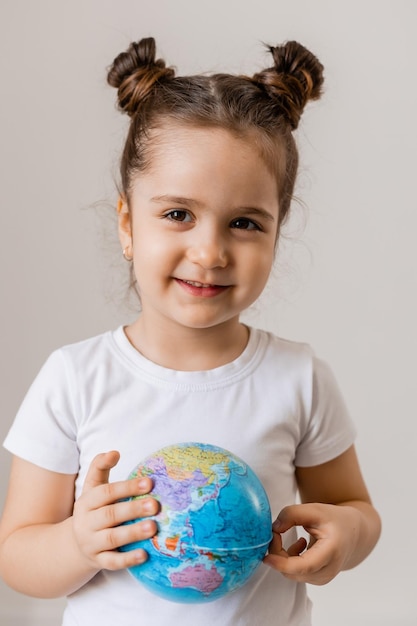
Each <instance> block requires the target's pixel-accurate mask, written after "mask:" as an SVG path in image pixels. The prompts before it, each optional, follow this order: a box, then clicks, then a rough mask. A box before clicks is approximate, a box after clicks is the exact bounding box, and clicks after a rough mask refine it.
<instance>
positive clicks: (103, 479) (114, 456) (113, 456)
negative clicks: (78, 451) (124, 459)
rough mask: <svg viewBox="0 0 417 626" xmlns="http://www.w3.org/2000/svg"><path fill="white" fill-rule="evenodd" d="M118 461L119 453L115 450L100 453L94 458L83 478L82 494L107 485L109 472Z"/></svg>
mask: <svg viewBox="0 0 417 626" xmlns="http://www.w3.org/2000/svg"><path fill="white" fill-rule="evenodd" d="M119 459H120V453H119V452H117V450H112V451H111V452H102V453H101V454H98V455H97V456H96V457H94V459H93V460H92V461H91V465H90V467H89V468H88V472H87V476H86V477H85V481H84V488H83V493H85V492H86V491H89V490H90V489H93V487H97V486H98V485H105V484H106V483H108V482H109V475H110V470H111V469H112V468H113V467H114V466H115V465H117V463H118V462H119Z"/></svg>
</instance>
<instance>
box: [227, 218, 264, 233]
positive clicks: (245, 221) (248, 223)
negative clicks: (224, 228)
mask: <svg viewBox="0 0 417 626" xmlns="http://www.w3.org/2000/svg"><path fill="white" fill-rule="evenodd" d="M230 226H231V227H232V228H238V229H239V230H262V229H261V227H260V226H259V224H257V223H256V222H254V221H253V220H250V219H249V218H248V217H238V218H237V219H235V220H233V222H231V224H230Z"/></svg>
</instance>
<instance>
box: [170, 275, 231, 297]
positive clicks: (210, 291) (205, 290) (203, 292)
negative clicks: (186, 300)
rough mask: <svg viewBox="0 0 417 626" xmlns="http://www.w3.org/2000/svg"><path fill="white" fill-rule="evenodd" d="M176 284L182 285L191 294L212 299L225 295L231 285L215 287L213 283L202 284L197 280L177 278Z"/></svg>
mask: <svg viewBox="0 0 417 626" xmlns="http://www.w3.org/2000/svg"><path fill="white" fill-rule="evenodd" d="M175 280H176V282H177V283H178V284H179V285H182V287H183V289H185V290H186V291H187V292H188V293H189V294H191V295H195V296H200V297H204V298H206V297H212V296H217V295H219V294H221V293H223V292H224V291H225V290H226V289H228V288H229V285H214V284H212V283H200V282H198V281H197V280H185V279H182V278H176V279H175Z"/></svg>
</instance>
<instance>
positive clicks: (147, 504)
mask: <svg viewBox="0 0 417 626" xmlns="http://www.w3.org/2000/svg"><path fill="white" fill-rule="evenodd" d="M142 506H143V510H144V511H145V512H146V513H152V512H153V510H154V506H155V505H154V503H153V500H145V501H144V502H143V504H142Z"/></svg>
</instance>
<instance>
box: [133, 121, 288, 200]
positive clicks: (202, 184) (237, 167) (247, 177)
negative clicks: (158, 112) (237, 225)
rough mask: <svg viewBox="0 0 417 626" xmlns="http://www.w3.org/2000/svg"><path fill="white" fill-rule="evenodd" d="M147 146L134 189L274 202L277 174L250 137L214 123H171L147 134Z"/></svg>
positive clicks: (275, 198)
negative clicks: (164, 190)
mask: <svg viewBox="0 0 417 626" xmlns="http://www.w3.org/2000/svg"><path fill="white" fill-rule="evenodd" d="M146 150H147V158H146V167H145V168H144V169H143V171H142V172H141V173H138V175H137V177H135V178H136V180H135V181H133V187H136V188H137V187H138V186H139V187H141V188H142V190H143V189H144V188H145V187H149V188H150V187H155V186H160V187H161V188H165V187H166V188H169V189H168V190H169V191H170V190H171V188H176V189H178V190H179V191H181V190H182V189H185V190H186V191H187V193H188V191H190V192H192V193H194V194H199V195H201V194H211V195H212V196H213V197H214V196H215V195H216V196H217V197H218V198H219V199H220V197H221V195H222V194H223V195H224V196H226V195H232V194H233V195H234V196H235V197H236V201H237V199H238V198H240V197H241V198H242V200H243V198H244V197H246V198H247V201H250V200H251V199H252V198H253V201H255V199H259V200H261V201H265V202H268V203H271V202H272V201H273V202H274V203H276V201H277V196H278V193H277V182H276V178H275V176H274V175H273V174H272V173H271V170H270V168H269V167H267V165H266V163H265V160H264V159H263V158H262V156H261V155H260V153H259V149H258V146H257V145H256V142H254V141H253V140H252V138H250V137H247V136H237V134H236V133H232V132H230V131H228V130H225V129H223V128H219V127H209V128H207V127H190V126H186V125H179V124H177V125H174V124H170V125H168V126H164V127H162V128H161V127H158V128H155V129H153V130H152V131H151V132H150V133H149V134H148V138H147V146H146Z"/></svg>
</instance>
